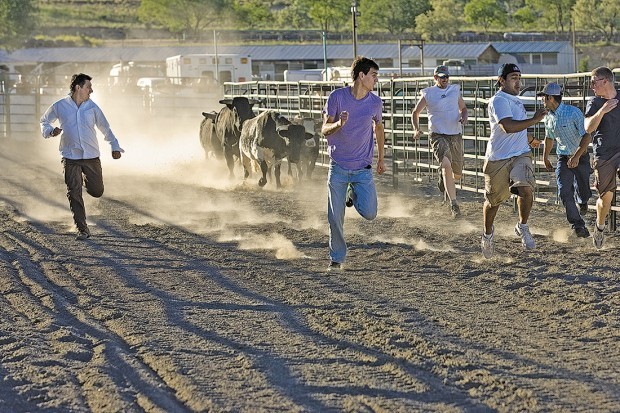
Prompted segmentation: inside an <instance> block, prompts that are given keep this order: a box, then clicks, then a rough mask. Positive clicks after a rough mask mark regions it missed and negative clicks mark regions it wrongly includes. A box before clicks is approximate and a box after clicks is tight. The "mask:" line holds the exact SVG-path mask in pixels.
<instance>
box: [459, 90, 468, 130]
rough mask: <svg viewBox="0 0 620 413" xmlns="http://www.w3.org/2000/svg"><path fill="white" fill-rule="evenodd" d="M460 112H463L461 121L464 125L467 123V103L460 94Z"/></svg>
mask: <svg viewBox="0 0 620 413" xmlns="http://www.w3.org/2000/svg"><path fill="white" fill-rule="evenodd" d="M459 112H460V114H461V119H460V122H461V124H463V125H464V124H466V123H467V105H466V104H465V101H464V100H463V96H459Z"/></svg>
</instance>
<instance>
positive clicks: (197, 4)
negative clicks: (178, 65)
mask: <svg viewBox="0 0 620 413" xmlns="http://www.w3.org/2000/svg"><path fill="white" fill-rule="evenodd" d="M226 6H230V4H229V3H228V2H227V0H142V2H141V3H140V7H139V8H138V18H139V19H140V20H141V21H142V22H145V23H155V24H160V25H162V26H164V27H166V28H167V29H168V30H170V31H171V32H173V33H181V32H183V33H185V34H186V35H188V36H189V37H190V38H194V39H199V38H200V33H201V32H202V31H203V30H204V29H206V28H208V27H210V26H211V25H212V24H213V23H215V22H221V21H222V19H223V16H224V14H225V13H224V12H225V11H229V10H230V7H226Z"/></svg>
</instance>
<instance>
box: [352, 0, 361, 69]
mask: <svg viewBox="0 0 620 413" xmlns="http://www.w3.org/2000/svg"><path fill="white" fill-rule="evenodd" d="M351 14H352V16H353V59H355V58H356V57H357V16H359V12H358V11H357V0H353V3H352V4H351Z"/></svg>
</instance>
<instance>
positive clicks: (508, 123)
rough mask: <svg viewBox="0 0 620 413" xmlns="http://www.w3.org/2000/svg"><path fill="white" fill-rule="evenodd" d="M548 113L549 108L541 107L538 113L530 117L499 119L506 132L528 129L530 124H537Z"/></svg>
mask: <svg viewBox="0 0 620 413" xmlns="http://www.w3.org/2000/svg"><path fill="white" fill-rule="evenodd" d="M546 114H547V110H546V109H544V108H541V109H538V110H537V111H536V113H534V116H532V117H531V118H529V119H523V120H514V119H512V118H504V119H502V120H500V121H499V124H500V126H501V128H502V129H503V130H504V132H506V133H516V132H521V131H522V130H525V129H527V128H529V127H530V126H534V125H536V124H537V123H538V122H540V121H541V120H542V119H543V118H544V117H545V115H546Z"/></svg>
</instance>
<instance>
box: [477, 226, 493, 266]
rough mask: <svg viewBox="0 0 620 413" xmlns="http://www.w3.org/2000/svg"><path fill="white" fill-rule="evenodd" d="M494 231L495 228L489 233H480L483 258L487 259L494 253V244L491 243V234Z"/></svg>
mask: <svg viewBox="0 0 620 413" xmlns="http://www.w3.org/2000/svg"><path fill="white" fill-rule="evenodd" d="M494 233H495V228H493V231H492V232H491V235H486V234H484V233H483V234H482V238H481V240H480V241H481V244H482V255H484V258H486V259H489V258H491V257H492V256H493V254H494V253H495V245H494V244H493V234H494Z"/></svg>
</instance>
